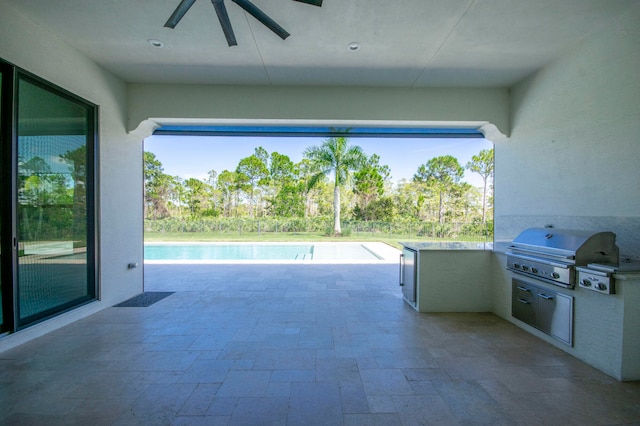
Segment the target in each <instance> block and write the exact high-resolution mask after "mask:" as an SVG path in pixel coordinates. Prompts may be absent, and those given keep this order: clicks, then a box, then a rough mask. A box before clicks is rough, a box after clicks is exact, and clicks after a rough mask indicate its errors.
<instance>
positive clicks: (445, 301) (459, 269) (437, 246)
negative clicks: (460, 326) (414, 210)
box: [399, 242, 497, 312]
mask: <svg viewBox="0 0 640 426" xmlns="http://www.w3.org/2000/svg"><path fill="white" fill-rule="evenodd" d="M399 244H401V245H402V246H403V250H402V255H401V257H400V285H401V286H402V292H403V296H404V299H405V300H406V301H407V303H408V304H409V305H410V306H411V307H412V308H414V309H415V310H416V311H418V312H491V311H492V305H493V302H492V287H493V277H494V274H493V271H495V268H496V266H497V265H496V264H495V262H496V259H495V257H494V256H493V251H492V249H493V244H492V243H477V242H473V243H472V242H400V243H399Z"/></svg>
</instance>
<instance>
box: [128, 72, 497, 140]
mask: <svg viewBox="0 0 640 426" xmlns="http://www.w3.org/2000/svg"><path fill="white" fill-rule="evenodd" d="M508 100H509V93H508V91H507V90H506V89H464V88H460V89H456V88H433V89H398V88H380V87H378V88H376V87H295V86H291V87H287V86H202V85H175V84H131V85H129V128H130V129H136V128H137V127H138V126H139V125H140V123H141V122H144V121H145V120H147V119H155V120H157V121H159V122H161V123H166V122H172V123H173V122H178V123H180V122H181V119H182V123H186V124H188V123H194V124H198V123H205V122H206V120H218V121H220V120H222V121H224V120H233V121H234V123H236V124H237V123H238V122H239V121H242V120H244V121H246V122H247V123H251V122H255V121H256V120H272V121H273V122H278V123H282V124H283V125H289V124H291V123H302V122H305V121H306V122H314V123H318V122H323V123H325V125H331V123H358V125H361V126H366V125H367V124H368V125H376V124H386V125H390V123H396V124H397V125H404V124H406V123H408V124H409V125H432V126H436V127H446V126H449V127H451V126H465V125H466V126H470V127H475V126H481V125H482V124H485V123H491V125H492V126H494V127H495V128H497V132H498V133H501V134H504V135H507V134H508V133H509V102H508ZM194 119H195V120H194Z"/></svg>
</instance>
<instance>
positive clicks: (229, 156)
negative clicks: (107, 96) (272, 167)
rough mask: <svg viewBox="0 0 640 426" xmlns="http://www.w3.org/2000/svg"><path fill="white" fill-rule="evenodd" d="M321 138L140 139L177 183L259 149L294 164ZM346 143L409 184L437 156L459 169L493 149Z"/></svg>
mask: <svg viewBox="0 0 640 426" xmlns="http://www.w3.org/2000/svg"><path fill="white" fill-rule="evenodd" d="M324 139H325V138H323V137H273V136H270V137H264V136H261V137H260V136H252V137H245V136H168V135H154V136H151V137H149V138H147V139H146V140H145V144H144V150H145V151H149V152H152V153H154V154H155V155H156V157H157V158H158V160H160V162H161V163H162V166H163V167H164V172H165V173H166V174H169V175H172V176H180V177H182V178H185V179H187V178H190V177H195V178H198V179H205V178H206V177H207V172H208V171H209V170H215V171H216V172H218V173H220V172H221V171H223V170H225V169H227V170H234V169H235V167H236V166H237V164H238V161H239V160H240V159H241V158H244V157H248V156H249V155H251V154H253V152H254V149H255V148H256V147H258V146H261V147H263V148H264V149H266V150H267V151H268V152H269V153H271V152H273V151H277V152H278V153H280V154H285V155H287V156H289V158H291V160H292V161H294V162H299V161H300V160H301V159H302V152H303V151H304V149H305V148H307V147H309V146H312V145H320V144H321V143H322V142H323V140H324ZM350 143H351V144H353V145H359V146H361V147H362V149H363V150H364V152H365V153H366V154H367V155H371V154H378V155H379V156H380V163H381V164H383V165H387V166H389V167H390V168H391V180H392V181H393V182H398V181H399V180H400V179H403V178H404V179H407V180H411V178H412V177H413V175H414V173H415V172H416V171H417V169H418V167H419V166H420V165H421V164H424V163H426V162H427V161H429V160H430V159H431V158H434V157H438V156H441V155H453V156H454V157H456V158H457V159H458V161H459V162H460V165H462V166H463V167H464V166H465V165H466V164H467V162H468V161H470V160H471V157H472V156H473V155H476V154H478V153H479V152H480V151H481V150H483V149H490V148H492V144H491V142H489V141H487V140H486V139H478V138H470V139H452V138H446V139H440V138H424V139H423V138H364V137H362V138H360V137H358V138H351V140H350ZM463 180H464V181H466V182H469V183H470V184H472V185H474V186H477V187H481V186H482V178H480V176H478V175H477V174H475V173H471V172H469V171H465V177H464V179H463Z"/></svg>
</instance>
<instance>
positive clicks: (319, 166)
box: [304, 136, 366, 235]
mask: <svg viewBox="0 0 640 426" xmlns="http://www.w3.org/2000/svg"><path fill="white" fill-rule="evenodd" d="M304 156H305V157H306V158H308V159H309V160H311V163H312V164H313V166H314V168H315V170H316V173H315V174H314V175H313V176H312V178H311V181H310V186H314V185H315V184H316V183H317V182H319V181H320V180H321V179H322V178H323V177H324V176H327V175H330V174H333V184H334V185H333V232H334V234H335V235H340V234H341V233H342V228H341V226H340V187H341V186H342V185H345V184H347V183H348V182H349V179H350V177H351V174H352V172H354V171H357V170H359V169H360V168H361V167H362V166H363V164H364V162H365V161H366V156H365V155H364V153H363V152H362V148H360V147H359V146H357V145H349V139H348V138H347V137H345V136H337V137H331V138H329V139H327V140H325V141H324V142H323V143H322V145H320V146H311V147H309V148H307V149H305V151H304Z"/></svg>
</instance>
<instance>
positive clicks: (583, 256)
mask: <svg viewBox="0 0 640 426" xmlns="http://www.w3.org/2000/svg"><path fill="white" fill-rule="evenodd" d="M511 249H512V250H513V251H516V252H529V253H532V254H539V255H546V256H561V257H565V258H567V260H569V261H572V262H571V263H574V264H576V265H586V264H588V263H593V262H606V263H614V264H617V263H618V256H619V251H618V247H617V246H616V234H614V233H613V232H594V231H584V230H576V229H556V228H529V229H525V230H524V231H522V232H521V233H520V235H518V236H517V237H516V238H515V239H514V240H513V241H512V245H511Z"/></svg>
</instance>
